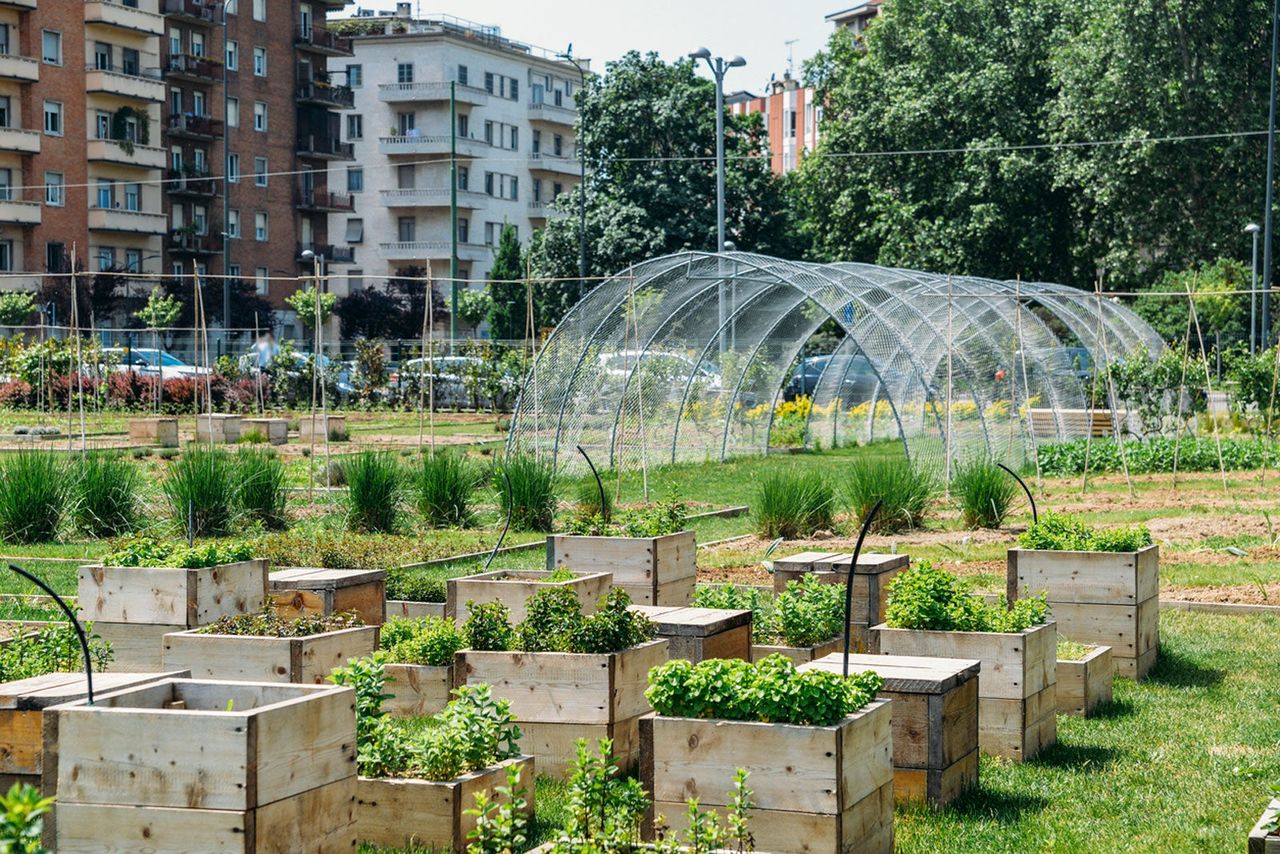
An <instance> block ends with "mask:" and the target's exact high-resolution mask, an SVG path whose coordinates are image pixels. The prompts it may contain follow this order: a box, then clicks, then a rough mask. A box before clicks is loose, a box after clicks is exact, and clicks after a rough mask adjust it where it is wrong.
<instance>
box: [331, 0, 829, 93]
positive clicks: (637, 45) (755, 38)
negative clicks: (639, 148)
mask: <svg viewBox="0 0 1280 854" xmlns="http://www.w3.org/2000/svg"><path fill="white" fill-rule="evenodd" d="M413 2H414V13H415V16H417V17H431V16H432V15H433V14H446V15H453V16H455V17H458V18H466V19H468V20H471V21H475V22H476V23H479V24H485V25H497V26H499V27H501V28H502V34H503V35H504V36H506V37H507V38H510V39H514V40H516V41H520V42H525V43H528V44H533V45H536V46H539V47H545V48H551V49H554V50H557V51H559V50H563V49H564V48H565V47H567V46H568V44H569V43H570V42H572V43H573V53H574V55H575V56H582V57H586V58H588V59H590V60H592V66H591V67H592V69H594V70H597V71H600V70H603V68H604V63H605V62H607V61H608V60H611V59H617V58H618V57H619V56H621V55H622V54H624V53H626V52H627V51H628V50H632V49H636V50H640V51H641V52H647V51H650V50H655V51H657V52H658V54H659V55H660V56H661V57H662V58H663V59H666V60H672V59H675V58H677V57H679V56H683V55H684V54H686V53H688V52H689V51H691V50H695V49H697V48H699V47H704V46H705V47H706V48H708V49H709V50H710V51H711V52H712V55H713V56H724V57H725V58H726V59H728V58H730V57H732V56H733V55H734V54H740V55H741V56H743V57H744V58H745V59H746V60H747V65H746V67H745V68H735V69H733V70H731V71H730V72H729V74H728V76H726V78H725V89H726V90H728V91H731V92H732V91H737V90H739V89H746V90H748V91H751V92H756V93H759V92H760V91H762V90H763V89H764V88H765V85H766V84H767V83H768V82H769V79H770V77H771V76H772V75H777V76H778V77H782V75H783V72H785V71H786V69H787V58H788V51H790V52H791V55H792V56H793V57H794V65H795V70H796V73H797V74H799V73H800V70H801V65H802V63H803V61H804V60H805V59H807V58H808V57H810V56H812V55H813V54H814V53H815V52H816V51H818V50H819V49H821V48H822V46H823V45H824V44H825V43H826V39H827V35H828V34H829V33H830V32H831V25H830V24H828V23H827V22H826V21H825V20H823V17H824V16H825V15H828V14H830V13H832V12H835V11H837V10H839V9H844V8H848V7H849V6H852V5H854V3H853V0H791V2H785V0H627V2H623V0H541V2H529V0H466V2H465V3H463V2H456V0H452V2H451V0H413ZM356 6H360V7H363V8H366V9H377V10H379V11H383V10H391V9H394V8H395V0H355V3H354V4H353V5H351V6H348V7H347V10H346V11H347V13H348V14H351V13H353V12H354V9H355V7H356ZM792 39H795V40H796V42H795V44H793V45H791V46H790V47H788V45H787V42H788V41H789V40H792ZM703 73H704V74H705V73H706V71H705V68H704V71H703Z"/></svg>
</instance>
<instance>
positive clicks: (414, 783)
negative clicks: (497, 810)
mask: <svg viewBox="0 0 1280 854" xmlns="http://www.w3.org/2000/svg"><path fill="white" fill-rule="evenodd" d="M533 763H534V760H533V757H531V756H517V757H515V758H514V759H507V760H505V761H503V762H499V763H498V764H497V765H493V766H490V767H489V768H486V769H484V770H483V771H474V772H472V773H470V774H464V775H462V776H461V777H458V778H457V779H454V780H449V781H447V782H434V781H431V780H414V779H409V778H403V777H380V778H374V777H361V778H360V780H359V782H358V783H357V785H356V835H357V836H358V837H359V838H360V841H361V842H369V843H372V844H374V845H383V846H386V847H388V848H410V847H412V848H413V849H414V850H428V851H459V852H461V851H466V850H467V834H468V833H470V832H471V831H472V830H473V829H474V828H475V826H476V819H475V816H470V815H466V811H467V810H470V809H475V805H476V798H475V796H476V794H477V793H479V792H485V793H486V794H488V796H489V797H490V798H491V799H493V800H496V801H498V802H499V803H508V800H509V799H507V798H504V797H501V796H499V795H498V793H497V788H498V787H499V786H506V785H507V768H508V767H510V766H512V765H514V766H516V767H518V768H519V769H520V785H521V786H523V787H524V789H525V795H524V797H525V800H526V801H528V804H529V806H528V809H527V810H525V813H526V814H527V815H529V816H532V815H533V804H534V798H533Z"/></svg>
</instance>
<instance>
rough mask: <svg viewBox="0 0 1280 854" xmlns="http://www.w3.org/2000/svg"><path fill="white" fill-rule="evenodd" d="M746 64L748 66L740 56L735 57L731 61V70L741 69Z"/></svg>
mask: <svg viewBox="0 0 1280 854" xmlns="http://www.w3.org/2000/svg"><path fill="white" fill-rule="evenodd" d="M746 64H747V61H746V60H745V59H743V58H742V57H740V56H735V57H734V58H733V59H731V60H729V67H730V68H741V67H742V66H744V65H746Z"/></svg>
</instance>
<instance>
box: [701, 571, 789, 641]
mask: <svg viewBox="0 0 1280 854" xmlns="http://www.w3.org/2000/svg"><path fill="white" fill-rule="evenodd" d="M693 606H694V607H695V608H722V609H727V610H731V611H747V610H749V611H751V641H752V643H760V644H767V643H772V642H773V641H774V640H776V639H777V620H776V618H775V616H774V612H773V595H772V594H771V593H768V592H766V591H764V590H761V589H760V588H758V587H738V586H736V585H733V584H699V585H697V587H695V588H694V593H693Z"/></svg>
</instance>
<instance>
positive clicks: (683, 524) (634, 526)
mask: <svg viewBox="0 0 1280 854" xmlns="http://www.w3.org/2000/svg"><path fill="white" fill-rule="evenodd" d="M596 503H597V504H598V503H599V501H597V502H596ZM611 512H612V511H611ZM612 515H613V519H614V521H613V522H609V521H607V520H606V519H605V518H604V517H603V516H601V515H599V514H597V515H593V516H581V515H579V516H576V517H575V518H574V519H573V520H572V521H571V522H570V523H569V526H568V531H569V533H572V534H580V535H584V536H592V537H645V538H648V537H665V536H666V535H668V534H675V533H678V532H680V531H683V530H685V528H687V527H688V519H689V515H688V507H687V506H686V505H685V504H684V502H682V501H661V502H659V503H657V504H654V505H650V506H648V507H643V508H640V509H637V510H624V511H622V512H621V513H616V512H613V513H612Z"/></svg>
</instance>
